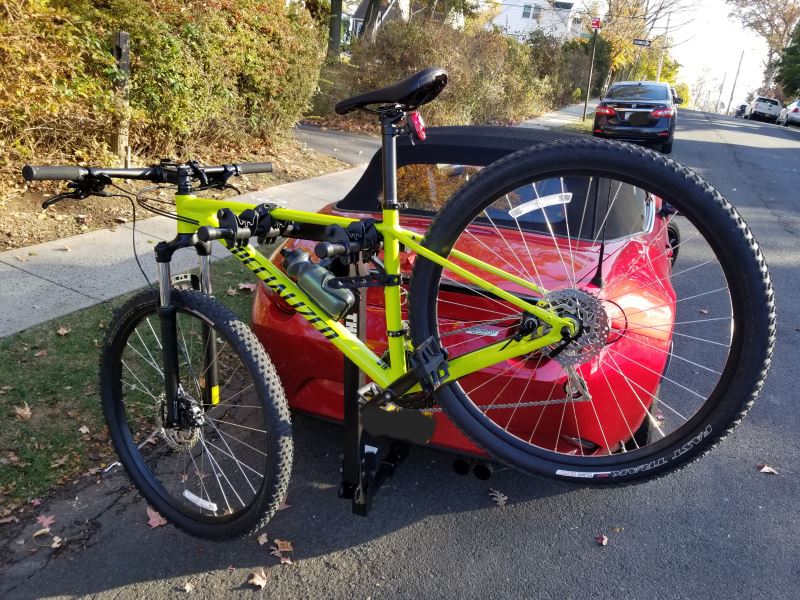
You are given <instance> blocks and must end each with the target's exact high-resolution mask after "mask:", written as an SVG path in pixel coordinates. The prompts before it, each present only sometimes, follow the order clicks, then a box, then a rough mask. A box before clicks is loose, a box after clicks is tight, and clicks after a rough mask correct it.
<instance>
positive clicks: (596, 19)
mask: <svg viewBox="0 0 800 600" xmlns="http://www.w3.org/2000/svg"><path fill="white" fill-rule="evenodd" d="M592 29H600V17H593V18H592Z"/></svg>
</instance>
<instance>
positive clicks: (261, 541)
mask: <svg viewBox="0 0 800 600" xmlns="http://www.w3.org/2000/svg"><path fill="white" fill-rule="evenodd" d="M267 543H269V538H268V537H267V534H266V533H262V534H261V535H260V536H258V545H259V546H263V545H264V544H267Z"/></svg>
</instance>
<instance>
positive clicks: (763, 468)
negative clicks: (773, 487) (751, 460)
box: [758, 464, 778, 475]
mask: <svg viewBox="0 0 800 600" xmlns="http://www.w3.org/2000/svg"><path fill="white" fill-rule="evenodd" d="M758 471H759V472H760V473H767V474H768V475H777V474H778V472H777V471H776V470H775V469H773V468H772V467H770V466H769V465H767V464H760V465H758Z"/></svg>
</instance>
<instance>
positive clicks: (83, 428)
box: [78, 425, 89, 435]
mask: <svg viewBox="0 0 800 600" xmlns="http://www.w3.org/2000/svg"><path fill="white" fill-rule="evenodd" d="M78 431H80V432H81V433H82V434H84V435H86V434H87V433H89V428H88V427H87V426H86V425H81V426H80V427H78Z"/></svg>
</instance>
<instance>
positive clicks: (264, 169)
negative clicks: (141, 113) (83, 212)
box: [22, 162, 272, 183]
mask: <svg viewBox="0 0 800 600" xmlns="http://www.w3.org/2000/svg"><path fill="white" fill-rule="evenodd" d="M175 169H176V167H175V166H173V165H170V166H154V167H146V168H143V169H103V168H86V167H75V166H54V167H49V166H35V165H25V166H24V167H23V168H22V177H23V178H24V179H25V180H26V181H45V180H64V181H83V180H84V179H85V178H86V177H87V176H90V177H102V176H106V177H109V178H111V179H142V180H145V181H152V182H153V183H169V182H171V179H172V178H173V177H174V174H175V172H176V170H175ZM199 169H200V170H202V172H203V173H205V174H206V175H209V176H212V177H213V176H214V175H222V174H223V173H226V172H231V174H233V175H248V174H252V173H271V172H272V163H268V162H253V163H239V164H229V165H219V166H214V167H199Z"/></svg>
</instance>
